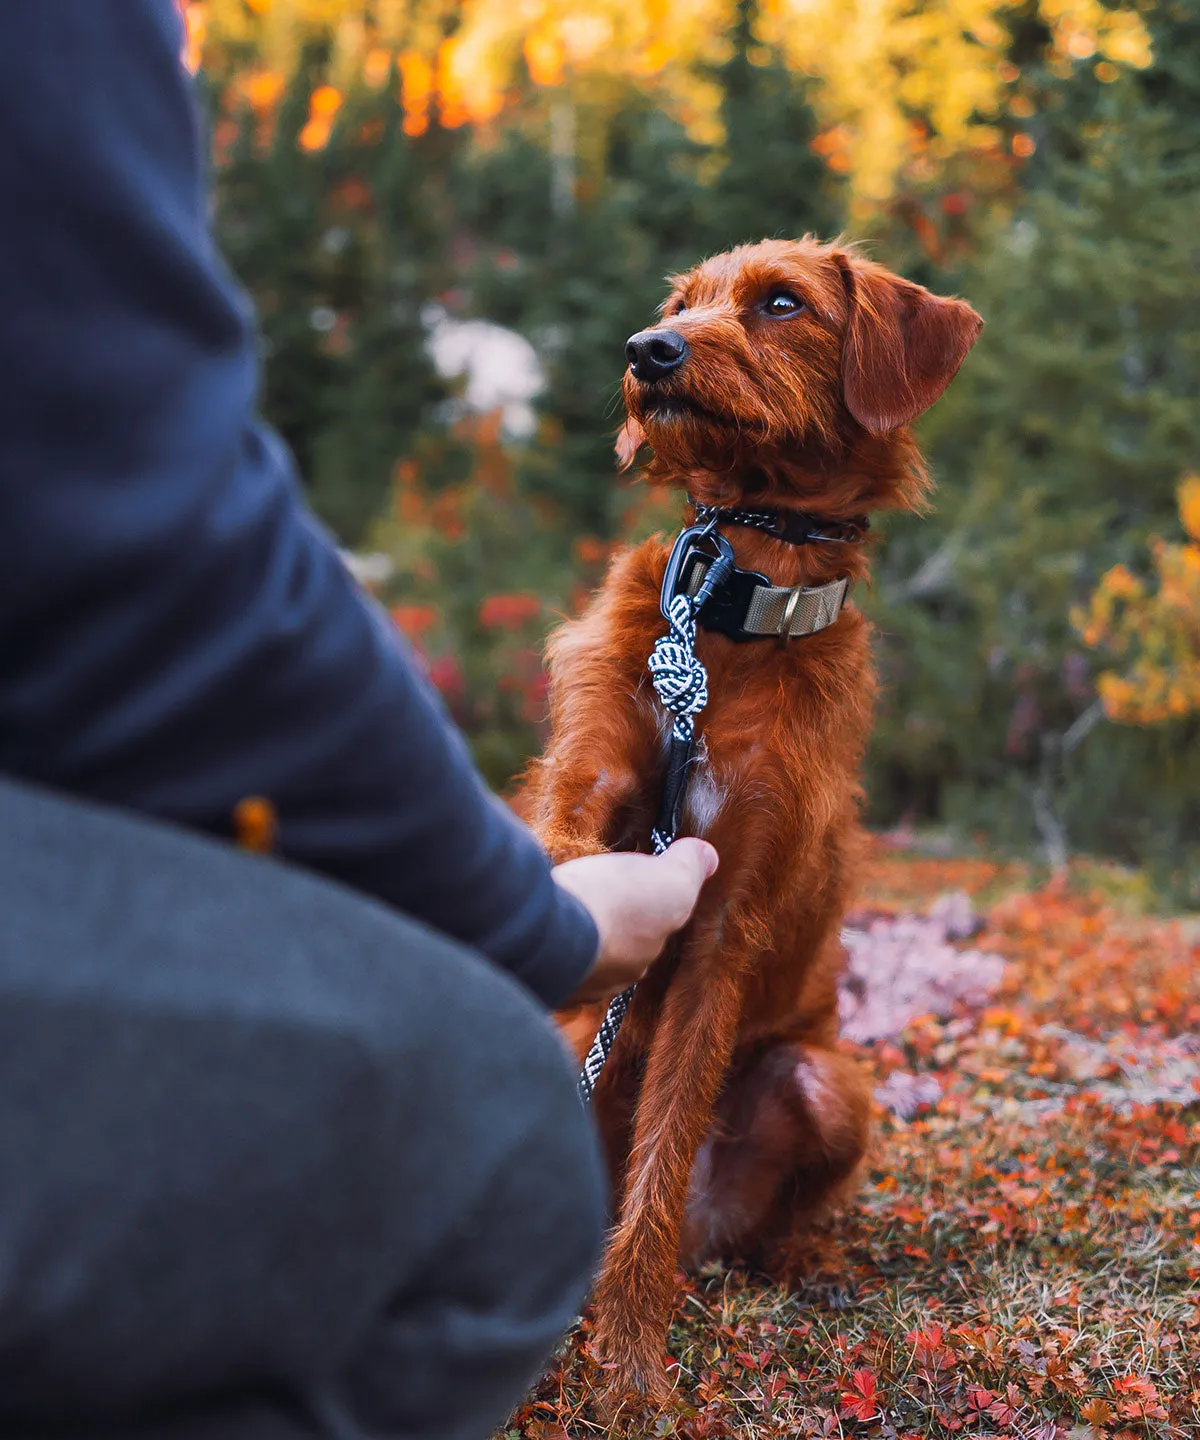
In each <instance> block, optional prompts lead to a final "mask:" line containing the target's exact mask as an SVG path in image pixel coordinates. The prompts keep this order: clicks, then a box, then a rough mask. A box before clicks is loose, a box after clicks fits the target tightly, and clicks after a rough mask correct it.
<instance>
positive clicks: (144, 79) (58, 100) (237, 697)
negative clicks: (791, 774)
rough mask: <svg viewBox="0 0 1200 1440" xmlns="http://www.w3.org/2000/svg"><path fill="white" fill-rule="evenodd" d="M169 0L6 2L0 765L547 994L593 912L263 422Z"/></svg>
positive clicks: (583, 954) (568, 969) (576, 950)
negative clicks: (319, 513) (343, 895)
mask: <svg viewBox="0 0 1200 1440" xmlns="http://www.w3.org/2000/svg"><path fill="white" fill-rule="evenodd" d="M181 44H182V29H181V25H180V21H179V18H178V16H177V13H176V10H175V6H174V3H173V0H58V3H56V4H54V5H47V4H45V3H44V0H5V4H4V6H3V14H2V16H0V133H3V135H4V136H5V144H4V146H3V147H0V215H2V216H3V221H2V223H0V313H2V314H3V315H4V324H3V325H0V373H3V375H4V376H5V382H4V384H3V386H0V769H3V770H5V771H7V772H8V773H10V774H13V775H19V776H23V777H25V778H28V779H31V780H36V781H40V782H42V783H45V784H49V785H53V786H56V787H59V788H62V789H65V790H69V791H72V792H74V793H77V794H80V795H84V796H90V797H92V798H95V799H98V800H101V801H107V802H110V803H115V804H120V805H124V806H128V807H131V808H134V809H137V810H140V811H144V812H147V813H149V814H153V815H157V816H161V817H164V818H167V819H171V820H174V821H177V822H180V823H182V824H185V825H188V826H192V827H195V828H199V829H203V830H207V831H210V832H213V833H216V834H227V833H228V831H229V826H230V817H231V814H232V811H233V808H234V807H235V805H236V804H237V802H238V800H239V799H241V798H243V797H245V796H248V795H262V796H266V797H268V798H269V799H270V800H271V801H272V802H273V804H274V805H275V807H276V809H277V811H278V814H279V821H280V827H279V841H280V848H281V850H282V851H283V853H284V854H285V855H286V856H287V857H288V858H290V859H293V860H295V861H297V862H299V863H302V864H304V865H307V866H310V867H312V868H314V869H317V870H321V871H323V872H325V873H327V874H329V875H331V876H334V877H336V878H338V879H340V880H342V881H344V882H346V883H348V884H350V885H353V886H357V887H358V888H360V889H362V890H364V891H367V892H369V893H370V894H373V895H375V896H378V897H379V898H381V899H383V900H385V901H387V902H389V903H391V904H393V905H395V906H397V907H398V908H400V909H402V910H404V911H406V912H407V913H408V914H410V915H413V916H416V917H417V918H419V919H422V920H424V921H426V922H428V923H429V924H430V925H432V926H434V927H435V928H437V929H439V930H442V931H444V932H446V933H447V934H450V935H453V936H455V937H456V938H458V939H459V940H462V941H464V942H466V943H467V944H469V945H472V946H474V947H476V948H478V949H479V950H481V951H482V952H483V953H484V954H485V955H487V956H488V957H489V958H490V959H491V960H493V961H494V962H495V963H496V964H497V965H500V966H502V967H503V968H505V969H507V970H509V971H511V972H512V973H513V974H514V975H516V976H518V977H519V978H520V979H521V980H523V981H524V982H525V984H527V985H528V986H529V988H530V989H532V990H533V991H534V992H535V993H536V994H537V995H539V996H540V997H541V998H542V999H543V1000H544V1001H545V1002H546V1003H547V1004H551V1005H552V1004H556V1003H558V1002H560V1001H562V1000H563V999H565V998H566V997H567V996H568V995H569V994H570V993H571V991H572V990H574V988H575V987H576V985H577V984H578V982H579V981H580V980H581V979H582V977H583V975H584V974H585V973H586V971H587V970H588V968H589V967H590V965H591V964H592V962H593V960H594V958H595V953H596V945H597V937H596V931H595V927H594V925H593V923H592V920H591V918H590V916H588V914H587V912H586V911H585V910H584V909H583V907H582V906H580V905H579V904H578V903H577V902H576V901H575V900H573V899H572V898H570V897H569V896H567V895H565V894H564V893H563V892H561V891H560V889H559V887H558V886H557V885H555V883H554V881H553V880H552V879H551V875H550V868H549V864H548V862H547V860H546V857H545V856H544V854H543V853H542V851H541V849H540V848H539V846H538V845H537V843H536V842H535V840H534V838H533V836H532V835H531V834H530V833H529V831H528V830H527V829H526V828H525V827H524V826H522V825H521V824H520V823H519V822H518V821H516V820H515V819H514V818H513V817H512V816H511V815H510V814H509V813H508V811H507V810H506V809H505V808H504V807H503V806H502V805H501V804H500V803H499V802H498V801H496V800H495V799H494V798H493V797H492V796H491V795H489V793H488V792H487V790H486V787H485V786H484V784H483V782H482V781H481V779H480V777H479V776H478V774H477V773H476V771H475V769H474V767H473V765H472V763H471V760H470V757H469V755H468V752H467V749H466V746H465V744H464V743H463V741H462V738H461V737H460V736H459V735H458V733H457V732H456V731H455V729H454V727H453V726H452V724H451V723H450V721H449V719H448V717H447V716H446V714H445V713H444V711H443V709H442V707H441V705H440V702H439V700H438V698H437V697H436V695H435V694H434V693H433V691H432V690H431V688H430V687H429V685H428V684H427V683H426V681H425V680H424V678H423V677H422V676H421V675H420V673H419V672H418V670H417V669H416V668H415V666H414V663H413V660H412V657H411V655H410V654H409V652H408V651H407V650H406V648H405V646H404V644H403V642H402V641H401V639H400V638H399V636H398V635H397V634H396V633H395V630H394V627H393V626H392V625H391V623H390V621H389V620H388V619H387V617H386V616H385V615H383V613H382V612H381V611H380V610H379V609H378V608H377V607H376V606H375V605H374V604H373V602H371V601H369V600H368V599H367V598H365V597H364V596H363V595H362V594H361V593H360V592H359V590H358V589H357V587H356V586H355V585H354V583H353V582H352V580H351V578H350V577H349V576H348V574H347V573H346V571H345V569H344V567H343V565H342V563H341V560H340V559H339V557H338V554H337V550H336V547H335V546H334V544H333V542H332V540H331V539H330V537H329V536H328V535H327V534H326V533H325V532H324V531H323V530H322V528H321V527H320V525H319V524H318V523H317V522H316V521H315V520H314V519H313V517H312V516H311V515H310V514H309V512H308V511H307V510H306V508H305V506H304V503H303V501H302V499H301V497H300V494H299V491H298V488H297V485H296V480H295V476H294V473H293V466H292V462H291V458H290V456H289V455H288V453H287V451H286V450H285V448H284V446H283V445H282V444H281V443H280V441H279V440H278V438H277V437H276V436H275V435H274V434H272V432H271V431H270V430H268V429H267V428H266V427H265V426H264V425H263V424H262V423H261V422H260V421H259V420H258V419H257V417H256V408H255V407H256V397H257V391H258V374H257V362H256V339H255V329H254V324H253V317H252V315H251V311H250V307H249V305H248V303H247V301H246V299H245V297H244V295H242V294H241V293H240V292H239V291H238V289H237V288H236V287H235V286H234V284H233V283H232V282H231V280H230V277H229V275H228V273H227V271H226V269H225V267H224V266H223V264H222V262H221V260H220V258H219V256H218V255H217V254H216V253H215V250H214V248H213V244H212V240H211V237H210V234H209V227H208V223H207V212H206V199H205V193H204V184H203V169H202V165H201V157H200V147H199V140H198V136H199V129H198V124H197V118H196V114H195V108H194V103H193V96H192V92H191V85H190V81H189V79H188V77H187V76H186V74H185V72H184V71H183V68H182V66H181V64H180V61H179V53H180V48H181Z"/></svg>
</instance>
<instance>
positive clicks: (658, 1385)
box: [590, 1276, 674, 1418]
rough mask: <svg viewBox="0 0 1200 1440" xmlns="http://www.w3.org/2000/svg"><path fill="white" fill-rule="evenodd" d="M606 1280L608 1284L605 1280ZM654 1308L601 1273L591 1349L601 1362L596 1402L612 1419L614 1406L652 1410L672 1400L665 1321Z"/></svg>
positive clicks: (614, 1412)
mask: <svg viewBox="0 0 1200 1440" xmlns="http://www.w3.org/2000/svg"><path fill="white" fill-rule="evenodd" d="M606 1282H608V1283H606ZM656 1311H657V1307H653V1308H652V1307H650V1306H648V1305H647V1306H644V1307H640V1306H638V1305H637V1304H636V1302H634V1300H633V1296H632V1295H631V1294H629V1293H628V1292H627V1291H626V1290H624V1289H623V1288H622V1287H620V1286H618V1285H616V1284H613V1283H612V1282H611V1281H609V1277H608V1276H602V1277H601V1280H600V1284H599V1285H598V1287H597V1293H596V1303H595V1308H594V1310H593V1328H592V1341H591V1346H590V1348H591V1352H592V1354H593V1356H594V1357H595V1358H596V1359H597V1360H598V1361H599V1362H600V1367H601V1374H600V1378H599V1381H598V1394H597V1404H598V1406H599V1408H600V1410H601V1412H602V1413H603V1414H604V1415H605V1416H606V1417H609V1418H611V1416H613V1415H615V1414H616V1413H617V1412H618V1411H622V1412H623V1413H626V1412H627V1413H632V1410H633V1409H636V1408H640V1409H643V1410H645V1409H647V1408H649V1409H654V1408H657V1407H660V1406H662V1405H664V1404H666V1403H667V1401H669V1400H670V1398H671V1395H672V1392H673V1390H674V1386H673V1384H672V1382H671V1380H670V1379H669V1378H668V1374H667V1367H668V1365H669V1364H670V1363H671V1357H670V1356H669V1355H667V1354H666V1353H665V1348H664V1347H665V1344H666V1332H667V1325H666V1320H665V1319H663V1318H661V1317H659V1316H658V1315H657V1313H656Z"/></svg>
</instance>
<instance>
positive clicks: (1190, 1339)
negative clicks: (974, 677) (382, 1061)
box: [507, 849, 1200, 1440]
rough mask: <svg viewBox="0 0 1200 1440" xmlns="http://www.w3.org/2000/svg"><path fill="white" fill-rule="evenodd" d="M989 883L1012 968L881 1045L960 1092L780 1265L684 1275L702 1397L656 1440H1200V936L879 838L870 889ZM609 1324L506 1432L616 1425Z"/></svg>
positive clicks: (891, 1134)
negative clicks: (610, 1409) (603, 1393)
mask: <svg viewBox="0 0 1200 1440" xmlns="http://www.w3.org/2000/svg"><path fill="white" fill-rule="evenodd" d="M948 889H965V890H967V891H969V892H970V893H971V894H972V895H973V896H974V897H975V900H976V905H977V907H978V908H979V909H980V911H981V912H982V913H983V914H984V915H985V916H986V926H985V929H984V931H983V932H982V934H980V935H978V936H976V937H975V938H974V939H973V940H972V941H971V942H970V943H971V945H972V946H974V947H976V948H979V949H983V950H990V951H994V952H998V953H1000V954H1002V955H1004V956H1005V957H1006V958H1007V959H1008V960H1009V962H1010V963H1009V966H1008V970H1007V973H1006V978H1005V980H1004V982H1003V986H1002V989H1001V991H1000V992H999V993H998V994H997V995H996V996H995V997H994V1000H993V1003H991V1004H990V1005H989V1007H988V1008H986V1009H985V1010H983V1011H981V1012H976V1013H966V1012H964V1013H960V1014H958V1015H954V1016H949V1017H943V1018H941V1019H936V1018H933V1017H923V1018H920V1019H917V1020H915V1021H914V1022H913V1023H911V1024H910V1025H909V1026H908V1028H907V1030H906V1031H905V1032H904V1034H903V1035H902V1036H901V1037H900V1038H899V1040H898V1041H897V1042H896V1043H887V1044H882V1045H876V1046H873V1047H870V1048H865V1049H862V1050H859V1051H858V1052H857V1053H858V1054H859V1055H860V1056H861V1059H862V1062H863V1064H865V1065H866V1066H868V1067H870V1069H871V1070H872V1071H873V1073H874V1075H875V1077H876V1081H877V1083H878V1082H882V1081H884V1080H885V1079H886V1077H887V1076H888V1075H890V1074H891V1073H893V1072H895V1071H907V1072H915V1073H916V1074H919V1075H928V1074H932V1075H933V1076H935V1077H936V1078H937V1080H938V1081H939V1083H940V1086H941V1098H940V1099H939V1100H937V1101H936V1103H935V1104H934V1105H933V1106H932V1107H929V1108H927V1109H926V1110H925V1111H923V1112H922V1113H919V1114H917V1115H916V1116H914V1117H913V1118H911V1119H910V1120H908V1121H904V1120H902V1119H900V1118H898V1117H897V1116H895V1115H892V1114H890V1113H888V1112H885V1111H881V1112H880V1114H879V1115H878V1117H877V1124H876V1133H875V1141H874V1145H873V1149H872V1152H871V1158H870V1162H869V1165H868V1168H867V1170H866V1173H865V1174H864V1176H863V1183H862V1186H861V1189H860V1191H859V1193H858V1195H857V1196H856V1197H855V1199H854V1200H853V1201H852V1202H851V1203H849V1204H848V1205H847V1206H846V1208H845V1209H844V1210H842V1211H840V1212H838V1213H836V1214H834V1215H832V1216H830V1217H829V1218H828V1220H827V1221H826V1222H825V1224H824V1225H823V1226H822V1227H821V1229H820V1230H819V1231H817V1232H816V1233H814V1234H813V1235H812V1236H811V1237H810V1238H809V1240H807V1241H806V1242H805V1245H804V1248H803V1250H802V1251H801V1252H799V1253H797V1254H796V1256H795V1260H794V1264H793V1266H792V1267H791V1270H790V1272H789V1275H788V1277H787V1283H781V1282H780V1280H779V1278H778V1277H775V1278H770V1277H766V1276H763V1275H758V1274H753V1273H747V1272H745V1271H742V1270H738V1269H733V1270H728V1271H726V1270H723V1269H719V1268H717V1267H713V1268H712V1269H710V1270H708V1271H705V1272H704V1273H702V1274H701V1275H699V1276H696V1277H691V1278H687V1279H685V1278H684V1277H683V1276H682V1275H681V1276H680V1278H679V1293H678V1306H677V1311H676V1320H675V1323H674V1325H673V1327H672V1330H671V1335H670V1349H671V1353H672V1355H673V1356H674V1358H675V1360H676V1361H677V1365H678V1368H677V1370H675V1371H673V1372H672V1373H673V1374H675V1375H677V1378H678V1384H677V1391H676V1396H677V1399H676V1401H675V1403H674V1405H673V1407H672V1408H670V1409H668V1410H667V1411H665V1412H663V1413H662V1414H659V1415H656V1416H652V1417H643V1418H635V1417H633V1416H630V1417H629V1418H628V1419H626V1420H624V1421H619V1422H618V1423H617V1425H616V1426H615V1427H614V1433H618V1434H621V1435H625V1436H629V1437H630V1440H641V1437H649V1436H654V1437H665V1436H680V1437H688V1440H705V1437H725V1436H747V1437H759V1436H762V1437H767V1436H772V1437H773V1436H781V1437H782V1436H788V1437H792V1436H795V1437H804V1436H839V1437H848V1440H849V1437H860V1436H861V1437H864V1440H865V1437H880V1440H915V1437H922V1440H925V1437H928V1440H942V1437H949V1436H958V1435H961V1436H970V1437H977V1440H989V1437H1003V1440H1066V1437H1070V1440H1099V1437H1112V1440H1147V1437H1151V1436H1156V1437H1164V1440H1165V1437H1171V1440H1198V1437H1200V1093H1198V1092H1197V1084H1198V1082H1197V1078H1196V1077H1197V1075H1198V1074H1200V943H1198V942H1200V931H1198V930H1197V929H1196V928H1195V926H1194V922H1193V924H1192V925H1189V923H1188V922H1186V921H1183V920H1164V919H1162V918H1155V917H1153V916H1150V915H1146V914H1143V913H1139V912H1140V910H1141V908H1142V907H1141V905H1140V904H1139V899H1140V897H1139V894H1138V892H1137V891H1136V887H1132V886H1131V885H1130V883H1129V882H1128V881H1126V880H1125V879H1123V878H1122V877H1120V876H1119V875H1117V873H1116V872H1112V871H1105V870H1103V869H1097V868H1090V869H1089V868H1087V867H1084V866H1078V867H1075V868H1074V869H1073V870H1072V872H1070V874H1069V875H1067V876H1063V877H1059V878H1057V879H1055V880H1054V881H1051V882H1050V883H1049V884H1043V885H1041V886H1037V885H1035V884H1033V883H1032V882H1031V877H1030V875H1029V874H1028V873H1027V872H1025V871H1022V870H1020V869H1018V868H1014V867H1007V868H1005V867H1000V866H997V865H993V864H989V863H986V862H983V861H953V860H945V859H930V858H919V857H915V856H913V855H911V854H908V853H903V852H896V851H887V850H884V849H880V851H879V852H878V853H877V855H876V857H875V859H874V861H873V864H872V872H871V876H870V882H869V884H868V886H867V887H866V895H865V896H864V899H865V900H866V902H867V903H868V905H869V906H870V907H871V908H872V909H875V910H885V911H893V912H897V913H908V912H917V913H919V912H921V911H923V910H924V909H925V908H927V906H928V905H929V903H930V902H931V900H932V899H933V898H934V896H935V895H936V894H938V893H939V892H942V891H945V890H948ZM597 1373H598V1372H597V1369H596V1363H595V1361H594V1359H593V1358H592V1356H591V1355H590V1353H589V1350H588V1326H587V1320H586V1318H585V1319H584V1321H583V1322H582V1325H581V1327H580V1328H579V1330H577V1331H576V1332H575V1333H574V1334H573V1335H572V1336H570V1337H569V1338H568V1340H567V1341H566V1342H564V1345H563V1347H562V1349H561V1351H560V1353H559V1355H558V1356H557V1357H556V1359H555V1361H554V1364H553V1365H552V1367H551V1369H550V1370H549V1371H548V1372H547V1374H546V1376H545V1377H544V1378H543V1379H542V1381H541V1382H540V1384H539V1385H538V1386H537V1387H536V1389H535V1390H534V1391H533V1392H532V1394H531V1395H530V1396H529V1397H528V1399H527V1401H526V1403H525V1404H524V1405H523V1406H522V1407H521V1409H520V1410H518V1411H517V1413H516V1414H515V1415H514V1416H513V1417H512V1418H511V1419H510V1421H509V1424H508V1431H507V1433H508V1435H509V1436H510V1437H513V1440H515V1437H522V1440H564V1437H565V1436H572V1437H588V1436H593V1435H600V1434H603V1433H604V1429H605V1427H604V1426H603V1425H602V1424H601V1423H600V1422H599V1421H598V1420H597V1419H596V1417H595V1412H594V1411H593V1409H592V1406H591V1403H590V1398H589V1397H590V1393H591V1387H592V1383H593V1381H594V1379H595V1377H596V1375H597Z"/></svg>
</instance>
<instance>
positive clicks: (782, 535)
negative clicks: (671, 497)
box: [688, 495, 871, 545]
mask: <svg viewBox="0 0 1200 1440" xmlns="http://www.w3.org/2000/svg"><path fill="white" fill-rule="evenodd" d="M688 500H689V501H690V503H691V506H692V508H693V509H694V510H695V512H696V522H697V524H700V525H707V524H710V523H713V522H715V523H716V524H718V525H750V526H753V528H754V529H755V530H762V531H764V532H765V533H766V534H768V535H772V536H774V538H775V539H776V540H786V541H787V543H788V544H789V545H823V544H828V545H853V544H854V543H855V542H856V541H859V540H861V539H862V538H863V537H864V536H865V535H866V533H867V531H868V530H869V529H870V528H871V522H870V520H869V519H868V517H867V516H866V515H855V516H853V517H852V518H851V519H849V520H826V519H823V518H822V517H821V516H819V515H810V514H809V513H808V512H807V511H805V510H771V509H760V510H741V509H734V508H725V507H724V506H720V505H702V504H701V503H700V502H699V501H698V500H692V498H691V496H690V495H689V496H688Z"/></svg>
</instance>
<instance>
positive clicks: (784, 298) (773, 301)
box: [763, 290, 804, 319]
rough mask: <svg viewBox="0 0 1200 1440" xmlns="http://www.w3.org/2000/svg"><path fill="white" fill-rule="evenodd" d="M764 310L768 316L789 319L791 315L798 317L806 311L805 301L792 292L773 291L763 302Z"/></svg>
mask: <svg viewBox="0 0 1200 1440" xmlns="http://www.w3.org/2000/svg"><path fill="white" fill-rule="evenodd" d="M763 309H764V310H765V311H766V312H767V314H768V315H774V316H776V317H777V318H779V319H787V317H788V316H789V315H796V314H798V313H799V312H800V311H801V310H803V309H804V301H803V300H801V299H800V298H799V297H798V296H796V295H793V294H792V292H791V291H790V290H772V291H771V293H770V294H769V295H768V296H767V298H766V300H765V301H764V302H763Z"/></svg>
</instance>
